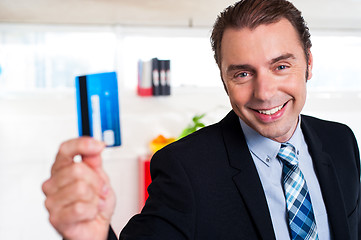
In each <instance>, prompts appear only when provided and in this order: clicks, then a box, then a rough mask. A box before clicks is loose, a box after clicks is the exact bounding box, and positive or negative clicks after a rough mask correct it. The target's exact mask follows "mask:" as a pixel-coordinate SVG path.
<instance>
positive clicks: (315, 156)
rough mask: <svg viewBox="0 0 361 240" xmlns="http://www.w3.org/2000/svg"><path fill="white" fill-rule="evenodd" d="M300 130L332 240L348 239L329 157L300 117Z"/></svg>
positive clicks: (346, 225)
mask: <svg viewBox="0 0 361 240" xmlns="http://www.w3.org/2000/svg"><path fill="white" fill-rule="evenodd" d="M301 129H302V132H303V134H304V136H305V140H306V142H307V146H308V148H309V152H310V155H311V156H312V160H313V164H314V168H315V172H316V175H317V179H318V181H319V183H320V187H321V191H322V196H323V200H324V203H325V206H326V210H327V214H328V219H329V223H330V228H331V232H332V235H333V239H334V240H338V239H339V240H343V239H350V232H349V227H348V224H347V216H346V212H345V209H344V208H343V207H342V206H344V201H343V198H342V195H341V189H340V185H339V183H338V178H337V175H336V172H335V169H334V166H333V164H332V161H331V157H330V155H329V154H327V153H326V152H324V151H323V150H322V143H321V140H320V139H319V137H318V136H317V135H316V134H315V131H314V130H313V129H312V126H310V124H309V123H308V122H307V119H305V118H304V117H302V122H301Z"/></svg>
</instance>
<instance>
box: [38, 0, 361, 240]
mask: <svg viewBox="0 0 361 240" xmlns="http://www.w3.org/2000/svg"><path fill="white" fill-rule="evenodd" d="M212 47H213V50H214V52H215V59H216V62H217V64H218V66H219V68H220V72H221V77H222V80H223V84H224V87H225V89H226V92H227V94H228V96H229V99H230V102H231V105H232V109H233V110H232V111H231V112H230V113H229V114H228V115H227V116H226V117H225V118H224V119H223V120H222V121H220V122H219V123H217V124H214V125H212V126H209V127H206V128H204V129H202V130H199V131H197V132H196V133H194V134H192V135H190V136H188V137H186V138H183V139H181V140H180V141H178V142H176V143H173V144H171V145H169V146H168V147H166V148H164V149H163V150H160V151H158V152H157V153H156V154H155V156H154V157H153V159H152V162H151V174H152V184H151V185H150V187H149V188H148V192H149V198H148V200H147V202H146V205H145V207H144V209H143V210H142V213H141V214H138V215H136V216H134V217H133V218H132V219H131V220H130V221H129V223H128V224H127V225H126V227H125V228H124V229H123V231H122V232H121V234H120V239H335V240H336V239H340V240H344V239H361V235H360V233H359V232H360V228H359V223H360V216H361V214H360V206H359V204H360V201H359V200H360V156H359V150H358V147H357V143H356V140H355V137H354V135H353V133H352V132H351V130H350V129H349V128H348V127H346V126H344V125H342V124H338V123H333V122H328V121H323V120H319V119H316V118H312V117H308V116H303V115H302V116H301V115H300V112H301V110H302V108H303V106H304V103H305V99H306V83H307V81H308V80H310V79H311V76H312V63H313V58H312V53H311V51H310V48H311V41H310V35H309V32H308V28H307V27H306V25H305V23H304V21H303V18H302V17H301V13H300V12H299V11H298V10H297V9H296V8H295V7H294V6H293V5H292V4H291V3H289V2H287V1H285V0H267V1H263V0H242V1H240V2H238V3H236V4H235V5H233V6H230V7H229V8H227V9H226V10H225V11H224V12H223V13H221V15H220V16H219V17H218V19H217V21H216V23H215V25H214V28H213V33H212ZM103 147H104V145H103V144H101V143H98V142H96V141H94V140H92V139H90V138H80V139H73V140H70V141H68V142H65V143H63V144H62V146H61V147H60V149H59V152H58V155H57V157H56V161H55V163H54V165H53V168H52V176H51V178H50V179H49V180H47V181H46V182H45V183H44V184H43V191H44V193H45V194H46V196H47V200H46V202H45V204H46V207H47V208H48V210H49V213H50V222H51V223H52V224H53V226H54V227H55V228H56V229H57V231H58V232H59V233H61V234H62V235H63V236H64V237H65V238H66V239H107V237H108V239H116V237H115V235H114V233H113V232H112V230H111V228H109V223H110V220H111V215H112V212H113V209H114V205H115V200H114V193H113V191H112V188H111V187H110V184H109V180H108V179H107V177H106V174H105V173H104V171H103V169H102V167H101V158H100V153H101V151H102V149H103ZM78 154H80V155H82V157H83V162H82V163H77V164H75V163H73V157H74V156H75V155H78ZM65 176H66V177H65ZM108 231H109V232H108Z"/></svg>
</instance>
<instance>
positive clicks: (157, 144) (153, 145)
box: [149, 135, 175, 154]
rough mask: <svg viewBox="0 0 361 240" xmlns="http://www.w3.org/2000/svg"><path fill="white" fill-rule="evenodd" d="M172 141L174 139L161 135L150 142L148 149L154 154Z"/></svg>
mask: <svg viewBox="0 0 361 240" xmlns="http://www.w3.org/2000/svg"><path fill="white" fill-rule="evenodd" d="M174 141H175V138H165V137H164V136H163V135H158V137H156V138H154V139H153V140H152V141H151V142H150V144H149V147H150V150H151V151H152V153H153V154H154V153H155V152H156V151H158V150H159V149H161V148H163V147H165V146H167V145H168V144H170V143H172V142H174Z"/></svg>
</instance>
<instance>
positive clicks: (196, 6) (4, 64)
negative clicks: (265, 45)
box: [0, 0, 361, 240]
mask: <svg viewBox="0 0 361 240" xmlns="http://www.w3.org/2000/svg"><path fill="white" fill-rule="evenodd" d="M233 2H234V1H230V0H182V1H179V0H152V1H146V0H32V1H27V0H0V189H1V194H0V239H18V240H22V239H24V240H25V239H44V240H45V239H46V240H48V239H61V237H60V236H59V235H58V234H57V233H56V231H55V230H54V229H53V228H52V227H51V226H50V224H49V223H48V214H47V212H46V210H45V208H44V203H43V202H44V196H43V194H42V192H41V184H42V182H43V181H45V180H46V179H47V178H48V177H49V175H50V167H51V164H52V163H53V161H54V157H55V154H56V152H57V148H58V146H59V145H60V143H61V142H63V141H65V140H67V139H69V138H74V137H77V116H76V102H75V88H74V78H75V76H78V75H83V74H90V73H98V72H108V71H116V72H117V75H118V83H119V96H120V108H121V109H120V111H121V131H122V133H121V134H122V142H123V144H122V146H121V147H118V148H109V149H106V150H105V152H104V153H103V158H104V166H105V168H106V170H107V172H108V174H109V176H110V178H111V182H112V185H113V187H114V189H115V191H116V194H117V199H118V201H117V208H116V211H115V214H114V217H113V221H112V225H113V228H114V229H115V231H116V232H119V231H120V230H121V229H122V228H123V226H124V225H125V224H126V222H127V221H128V219H129V218H130V217H131V216H132V215H134V214H135V213H137V212H138V211H139V184H140V176H139V159H140V158H143V157H146V156H148V155H149V154H150V150H149V146H148V145H149V142H150V141H152V139H154V138H156V137H157V136H158V135H159V134H162V135H164V136H165V137H167V138H168V137H177V136H179V134H180V133H181V131H182V129H183V128H185V127H186V126H187V125H188V124H189V123H190V122H191V120H192V117H193V116H195V115H197V114H203V113H205V114H206V115H205V117H204V118H203V119H202V121H203V122H204V123H206V124H207V125H209V124H212V123H215V122H217V121H219V120H220V119H222V117H223V116H224V115H225V114H226V113H227V112H228V111H229V110H230V109H231V108H230V104H229V103H228V99H227V95H226V93H225V92H224V90H223V86H222V83H221V80H220V77H219V72H218V69H217V66H216V64H215V62H214V59H213V54H212V51H211V46H210V41H209V36H210V32H211V28H212V25H213V23H214V20H215V18H216V16H217V14H218V13H219V12H220V11H222V10H223V9H224V8H225V7H227V6H228V5H230V4H232V3H233ZM292 2H293V3H294V4H295V6H296V7H298V8H299V9H300V10H301V11H302V12H303V15H304V18H305V19H306V21H307V23H308V25H309V27H310V30H311V35H312V42H313V47H312V49H311V50H312V52H313V56H314V72H313V78H312V79H311V80H310V81H309V82H308V100H307V103H306V106H305V108H304V111H303V113H305V114H310V115H314V116H316V117H319V118H324V119H328V120H333V121H339V122H343V123H346V124H347V125H349V126H350V127H351V128H352V129H353V131H354V133H355V135H356V137H357V139H358V142H361V125H360V123H361V68H360V65H361V61H360V56H361V15H360V14H359V13H360V12H361V1H360V0H342V1H339V0H338V1H336V0H327V1H326V0H317V1H314V0H294V1H292ZM153 57H158V58H161V59H170V60H171V86H172V93H171V96H167V97H140V96H137V93H136V88H137V77H138V72H137V62H138V60H139V59H142V60H149V59H151V58H153Z"/></svg>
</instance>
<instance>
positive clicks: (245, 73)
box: [237, 72, 249, 78]
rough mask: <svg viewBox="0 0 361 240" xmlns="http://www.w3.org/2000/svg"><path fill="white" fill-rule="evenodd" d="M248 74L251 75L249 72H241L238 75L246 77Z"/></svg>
mask: <svg viewBox="0 0 361 240" xmlns="http://www.w3.org/2000/svg"><path fill="white" fill-rule="evenodd" d="M247 76H249V74H248V73H247V72H241V73H239V74H237V77H241V78H244V77H247Z"/></svg>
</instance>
